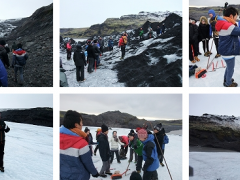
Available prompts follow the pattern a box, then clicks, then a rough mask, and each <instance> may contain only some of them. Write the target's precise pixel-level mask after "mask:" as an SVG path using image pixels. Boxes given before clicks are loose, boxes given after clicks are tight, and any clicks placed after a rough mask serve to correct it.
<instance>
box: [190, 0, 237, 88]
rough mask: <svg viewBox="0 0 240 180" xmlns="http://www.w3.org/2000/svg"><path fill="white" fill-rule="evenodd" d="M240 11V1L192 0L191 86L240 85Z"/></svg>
mask: <svg viewBox="0 0 240 180" xmlns="http://www.w3.org/2000/svg"><path fill="white" fill-rule="evenodd" d="M239 10H240V4H239V1H237V0H231V1H229V2H223V1H214V0H202V1H194V0H189V86H190V87H237V86H238V82H239V81H240V71H239V70H238V69H239V67H240V56H239V55H240V40H239V36H240V20H239ZM210 72H211V73H210Z"/></svg>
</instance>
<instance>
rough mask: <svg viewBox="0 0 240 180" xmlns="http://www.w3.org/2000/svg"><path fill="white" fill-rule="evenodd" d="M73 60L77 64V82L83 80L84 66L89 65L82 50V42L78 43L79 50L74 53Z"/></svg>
mask: <svg viewBox="0 0 240 180" xmlns="http://www.w3.org/2000/svg"><path fill="white" fill-rule="evenodd" d="M73 60H74V62H75V66H76V78H77V82H83V81H85V79H84V66H86V65H87V62H86V60H85V54H84V52H83V51H82V47H81V45H80V44H78V45H77V50H76V51H75V52H74V54H73Z"/></svg>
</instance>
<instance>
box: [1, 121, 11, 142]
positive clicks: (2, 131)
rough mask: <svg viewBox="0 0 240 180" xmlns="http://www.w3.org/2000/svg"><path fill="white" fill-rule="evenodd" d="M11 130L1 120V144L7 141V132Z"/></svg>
mask: <svg viewBox="0 0 240 180" xmlns="http://www.w3.org/2000/svg"><path fill="white" fill-rule="evenodd" d="M9 131H10V128H9V127H8V126H6V124H5V122H4V121H2V120H0V142H3V141H5V132H6V133H7V132H9Z"/></svg>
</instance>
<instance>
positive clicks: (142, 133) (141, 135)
mask: <svg viewBox="0 0 240 180" xmlns="http://www.w3.org/2000/svg"><path fill="white" fill-rule="evenodd" d="M147 136H148V133H147V131H146V130H145V129H140V130H139V131H138V138H139V139H140V138H142V139H145V138H147Z"/></svg>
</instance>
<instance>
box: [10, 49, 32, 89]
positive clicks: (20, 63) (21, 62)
mask: <svg viewBox="0 0 240 180" xmlns="http://www.w3.org/2000/svg"><path fill="white" fill-rule="evenodd" d="M17 47H18V49H17V50H15V51H13V56H12V67H14V75H15V79H14V81H15V82H18V79H17V73H18V71H19V78H20V81H19V84H21V85H22V84H23V82H24V80H23V68H24V66H25V64H26V61H27V59H28V55H27V52H26V51H25V50H23V49H22V45H21V44H18V45H17Z"/></svg>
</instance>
